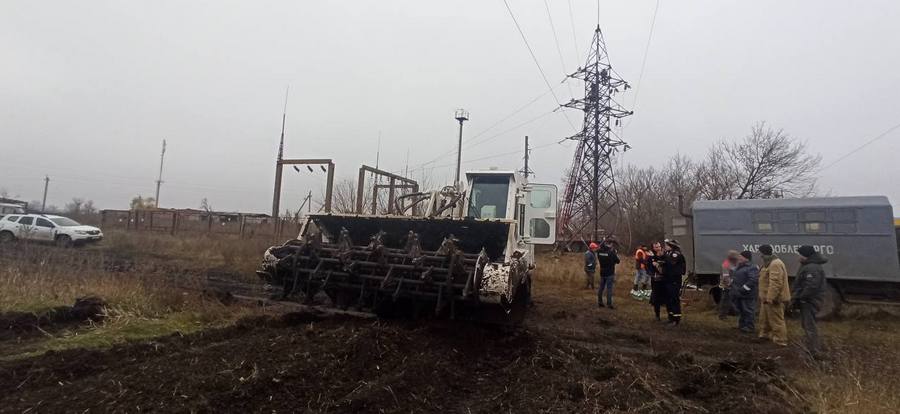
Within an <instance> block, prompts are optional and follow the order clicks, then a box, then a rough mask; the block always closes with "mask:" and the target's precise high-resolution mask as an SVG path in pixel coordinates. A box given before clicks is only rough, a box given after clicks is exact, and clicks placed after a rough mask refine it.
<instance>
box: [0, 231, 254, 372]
mask: <svg viewBox="0 0 900 414" xmlns="http://www.w3.org/2000/svg"><path fill="white" fill-rule="evenodd" d="M268 245H269V243H266V242H260V241H248V240H238V239H237V238H230V237H222V238H210V237H173V236H171V235H167V234H134V233H112V234H110V235H109V238H108V239H107V240H105V241H104V242H103V243H102V244H100V245H96V246H90V247H88V248H83V249H57V248H54V247H48V246H39V245H31V244H26V243H19V244H16V245H13V246H0V249H3V250H0V313H6V312H13V311H17V312H32V313H35V314H40V313H42V312H45V311H47V310H48V309H50V308H53V307H56V306H65V305H72V304H73V303H74V302H75V300H76V298H79V297H84V296H99V297H101V298H103V299H104V300H106V302H107V303H108V306H107V309H106V312H107V318H106V320H105V321H104V322H103V323H101V324H93V325H85V326H81V327H78V328H77V329H74V330H65V331H63V332H60V333H55V334H53V335H48V336H47V337H46V338H42V340H41V341H33V340H32V341H26V343H23V344H22V346H21V347H19V348H18V349H16V350H15V351H14V352H15V355H7V356H6V357H23V356H29V355H33V354H35V353H40V352H43V351H46V350H50V349H54V350H58V349H65V348H72V347H97V346H101V347H102V346H109V345H111V344H114V343H118V342H122V341H127V340H136V339H145V338H150V337H154V336H159V335H165V334H170V333H173V332H180V333H188V332H192V331H195V330H199V329H205V328H207V327H210V326H218V325H223V324H227V323H230V322H232V321H234V320H236V319H237V318H240V317H242V316H246V315H247V314H248V313H254V312H256V310H254V309H249V308H244V307H240V306H237V307H235V306H231V307H229V306H224V305H222V304H221V303H219V302H218V301H217V300H215V299H213V298H210V297H207V296H205V295H203V293H202V290H203V287H204V281H205V278H206V275H207V274H208V273H209V272H210V271H214V272H216V274H223V273H224V274H225V275H226V276H231V277H235V278H241V279H245V280H250V279H255V275H254V274H253V270H254V269H255V267H256V265H257V264H258V263H259V260H260V258H261V255H262V252H263V251H264V249H265V247H267V246H268Z"/></svg>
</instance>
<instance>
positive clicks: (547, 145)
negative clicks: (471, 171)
mask: <svg viewBox="0 0 900 414" xmlns="http://www.w3.org/2000/svg"><path fill="white" fill-rule="evenodd" d="M551 145H562V142H550V143H547V144H544V145H538V146H536V147H531V150H532V151H533V150H536V149H540V148H546V147H549V146H551ZM521 153H522V150H515V151H510V152H502V153H499V154H493V155H488V156H484V157H481V158H474V159H471V160H466V161H463V164H470V163H473V162H476V161H484V160H489V159H491V158H499V157H504V156H507V155H512V154H521ZM455 165H456V163H452V164H441V165H434V166H430V167H427V168H444V167H453V166H455ZM421 169H425V168H424V167H423V168H421ZM410 171H413V170H410Z"/></svg>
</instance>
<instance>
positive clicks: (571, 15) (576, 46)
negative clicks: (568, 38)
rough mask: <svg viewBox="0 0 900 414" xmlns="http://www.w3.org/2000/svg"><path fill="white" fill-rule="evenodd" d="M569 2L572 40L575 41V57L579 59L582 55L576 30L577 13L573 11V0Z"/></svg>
mask: <svg viewBox="0 0 900 414" xmlns="http://www.w3.org/2000/svg"><path fill="white" fill-rule="evenodd" d="M568 3H569V22H570V23H572V40H573V41H574V42H575V59H576V60H577V59H579V58H581V56H579V55H578V53H579V52H578V36H577V35H576V33H577V32H578V30H575V14H574V13H573V12H572V0H569V1H568Z"/></svg>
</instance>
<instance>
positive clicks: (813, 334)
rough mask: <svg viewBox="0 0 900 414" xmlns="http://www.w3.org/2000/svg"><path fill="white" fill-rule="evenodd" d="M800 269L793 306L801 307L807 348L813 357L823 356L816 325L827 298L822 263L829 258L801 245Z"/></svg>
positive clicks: (799, 251) (795, 284) (792, 297)
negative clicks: (821, 307)
mask: <svg viewBox="0 0 900 414" xmlns="http://www.w3.org/2000/svg"><path fill="white" fill-rule="evenodd" d="M797 254H799V255H800V270H798V271H797V277H796V278H794V289H793V292H791V308H793V309H800V324H801V325H802V326H803V331H804V332H806V349H807V350H808V351H809V353H810V355H812V357H813V358H820V357H821V354H820V352H821V344H820V342H819V330H818V327H817V326H816V313H818V312H819V307H820V306H822V302H823V301H824V300H825V289H827V288H828V282H827V281H826V279H825V270H824V269H822V265H823V264H825V263H828V259H826V258H824V257H822V255H820V254H819V252H817V251H816V250H815V248H813V247H812V246H807V245H804V246H800V247H799V248H798V249H797Z"/></svg>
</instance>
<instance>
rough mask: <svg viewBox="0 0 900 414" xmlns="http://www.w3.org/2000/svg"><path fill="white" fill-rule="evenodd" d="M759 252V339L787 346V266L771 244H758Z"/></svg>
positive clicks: (788, 292) (788, 296) (788, 297)
mask: <svg viewBox="0 0 900 414" xmlns="http://www.w3.org/2000/svg"><path fill="white" fill-rule="evenodd" d="M759 253H760V254H761V255H762V259H763V267H762V269H760V271H759V302H760V304H761V306H760V309H759V339H760V340H761V341H769V340H771V341H772V342H774V343H775V344H776V345H781V346H787V326H786V325H785V324H784V307H785V306H786V305H787V304H788V303H789V302H790V301H791V290H790V287H789V286H788V274H787V268H786V267H785V266H784V262H783V261H781V259H779V258H778V256H775V254H774V253H773V251H772V246H770V245H768V244H764V245H762V246H759Z"/></svg>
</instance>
